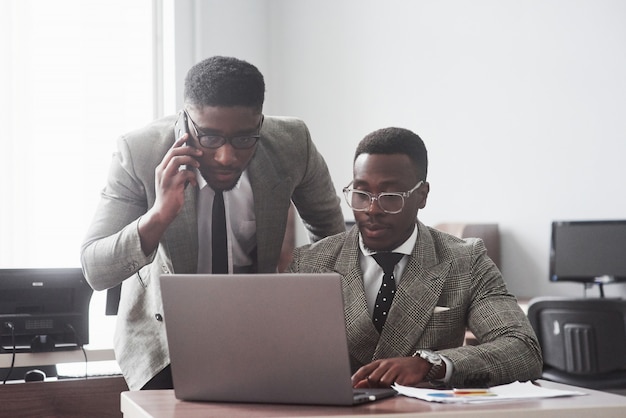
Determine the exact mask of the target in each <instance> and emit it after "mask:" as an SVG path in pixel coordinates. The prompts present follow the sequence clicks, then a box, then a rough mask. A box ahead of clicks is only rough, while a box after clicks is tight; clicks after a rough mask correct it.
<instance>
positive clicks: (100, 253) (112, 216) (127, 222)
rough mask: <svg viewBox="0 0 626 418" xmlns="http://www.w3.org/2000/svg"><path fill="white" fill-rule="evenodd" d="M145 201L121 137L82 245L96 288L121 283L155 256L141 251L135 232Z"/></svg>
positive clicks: (86, 267)
mask: <svg viewBox="0 0 626 418" xmlns="http://www.w3.org/2000/svg"><path fill="white" fill-rule="evenodd" d="M147 205H148V203H147V198H146V194H145V187H144V185H143V184H142V183H141V182H140V181H139V180H138V177H137V176H136V175H135V170H134V165H133V160H132V158H131V154H130V151H129V147H128V144H127V142H126V141H125V139H124V138H121V139H120V140H119V141H118V151H117V152H116V153H115V154H114V155H113V159H112V162H111V167H110V169H109V174H108V179H107V183H106V186H105V188H104V190H103V191H102V193H101V198H100V202H99V205H98V207H97V209H96V213H95V216H94V218H93V220H92V223H91V225H90V226H89V229H88V231H87V235H86V237H85V240H84V242H83V245H82V247H81V263H82V266H83V271H84V273H85V277H86V278H87V281H88V282H89V284H90V285H91V286H92V287H93V288H94V289H95V290H103V289H108V288H110V287H113V286H115V285H117V284H119V283H121V282H122V281H123V280H124V279H126V278H128V277H130V276H131V275H133V274H134V273H135V272H136V271H137V270H139V269H140V268H141V267H143V266H144V265H146V264H148V263H150V262H151V261H152V259H153V258H154V254H151V255H150V256H149V257H146V256H145V255H144V253H143V251H142V250H141V242H140V239H139V232H138V220H139V218H140V216H141V215H143V214H144V213H145V212H146V211H147V208H148V207H147Z"/></svg>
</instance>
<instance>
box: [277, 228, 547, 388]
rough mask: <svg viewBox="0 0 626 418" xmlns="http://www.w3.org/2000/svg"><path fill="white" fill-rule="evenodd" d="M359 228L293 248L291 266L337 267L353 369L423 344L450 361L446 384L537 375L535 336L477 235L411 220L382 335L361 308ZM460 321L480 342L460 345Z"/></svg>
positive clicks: (363, 304) (299, 268)
mask: <svg viewBox="0 0 626 418" xmlns="http://www.w3.org/2000/svg"><path fill="white" fill-rule="evenodd" d="M359 252H360V250H359V245H358V229H357V227H354V228H352V229H351V230H350V231H349V232H346V233H343V234H339V235H336V236H333V237H329V238H326V239H323V240H321V241H319V242H317V243H315V244H311V245H307V246H304V247H300V248H297V249H296V250H295V251H294V259H293V261H292V264H291V265H290V267H289V270H290V271H292V272H337V273H339V274H341V276H342V281H343V292H344V302H345V319H346V328H347V335H348V346H349V351H350V356H351V360H352V367H353V372H355V371H356V370H357V369H358V368H359V367H361V366H362V365H365V364H367V363H370V362H371V361H373V360H376V359H381V358H391V357H405V356H411V355H412V354H413V353H415V351H416V350H417V349H430V350H433V351H436V352H438V353H440V354H443V355H445V356H447V358H448V359H450V361H451V362H452V365H453V374H452V377H451V381H450V384H451V385H452V386H458V387H462V386H466V387H467V386H474V385H483V384H488V385H497V384H504V383H509V382H512V381H515V380H520V381H523V380H529V379H536V378H539V377H540V376H541V368H542V357H541V350H540V348H539V344H538V342H537V338H536V337H535V334H534V332H533V330H532V328H531V326H530V323H529V322H528V320H527V318H526V316H525V315H524V312H523V311H522V310H521V309H520V307H519V305H518V304H517V301H516V300H515V298H514V297H513V296H512V295H510V294H509V293H508V292H507V289H506V286H505V284H504V282H503V280H502V276H501V274H500V271H499V270H498V268H497V267H496V266H495V264H494V263H493V262H492V261H491V259H490V258H489V257H488V256H487V254H486V249H485V246H484V244H483V242H482V241H481V240H479V239H473V238H470V239H465V240H462V239H459V238H456V237H453V236H452V235H448V234H445V233H443V232H440V231H437V230H435V229H432V228H428V227H426V226H425V225H423V224H422V223H421V222H418V239H417V243H416V245H415V248H414V249H413V253H412V254H411V257H410V258H409V260H408V264H407V266H406V270H405V271H404V273H403V274H402V277H401V279H400V284H399V286H398V289H397V292H396V295H395V297H394V299H393V302H392V306H391V310H390V311H389V314H388V317H387V321H386V322H385V326H384V328H383V331H382V334H380V335H379V334H378V331H377V330H376V328H375V327H374V325H373V324H372V319H371V317H370V315H369V313H368V311H367V304H366V300H365V292H364V289H363V274H362V272H361V268H360V266H359ZM466 328H469V329H470V330H471V331H472V332H473V333H474V335H475V336H476V337H477V339H478V341H479V342H480V344H479V345H477V346H463V342H464V338H465V332H466Z"/></svg>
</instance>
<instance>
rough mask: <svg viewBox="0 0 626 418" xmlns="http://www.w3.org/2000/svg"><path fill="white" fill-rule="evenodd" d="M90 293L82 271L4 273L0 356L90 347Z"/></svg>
mask: <svg viewBox="0 0 626 418" xmlns="http://www.w3.org/2000/svg"><path fill="white" fill-rule="evenodd" d="M92 293H93V290H92V289H91V287H90V286H89V284H88V283H87V281H86V280H85V277H84V276H83V273H82V271H81V269H80V268H52V269H0V342H1V347H0V351H5V352H6V351H12V350H13V349H14V347H15V349H16V351H54V350H59V349H63V348H72V347H78V346H82V345H83V344H88V343H89V302H90V300H91V295H92Z"/></svg>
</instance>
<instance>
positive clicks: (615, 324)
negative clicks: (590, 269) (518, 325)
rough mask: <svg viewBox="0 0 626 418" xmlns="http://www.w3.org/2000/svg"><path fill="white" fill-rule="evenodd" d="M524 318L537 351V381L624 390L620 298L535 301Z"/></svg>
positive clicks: (625, 344) (624, 329)
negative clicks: (534, 337)
mask: <svg viewBox="0 0 626 418" xmlns="http://www.w3.org/2000/svg"><path fill="white" fill-rule="evenodd" d="M528 319H529V320H530V324H531V325H532V327H533V329H534V330H535V333H536V334H537V338H538V339H539V344H540V345H541V349H542V351H543V364H544V368H543V374H542V378H543V379H546V380H551V381H553V382H558V383H565V384H568V385H573V386H581V387H585V388H589V389H596V390H611V389H626V300H623V299H612V298H610V299H604V298H589V299H569V298H556V297H538V298H534V299H531V301H530V303H529V305H528Z"/></svg>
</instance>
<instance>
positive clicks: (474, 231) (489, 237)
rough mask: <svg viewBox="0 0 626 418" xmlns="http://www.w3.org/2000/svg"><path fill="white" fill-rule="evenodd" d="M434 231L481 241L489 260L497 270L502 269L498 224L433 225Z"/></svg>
mask: <svg viewBox="0 0 626 418" xmlns="http://www.w3.org/2000/svg"><path fill="white" fill-rule="evenodd" d="M435 229H438V230H440V231H443V232H447V233H448V234H451V235H454V236H456V237H459V238H468V237H473V238H480V239H482V240H483V242H484V243H485V248H487V255H489V258H491V259H492V260H493V262H494V263H495V264H496V266H498V268H499V269H501V268H502V265H501V264H500V229H499V228H498V224H496V223H489V224H474V223H463V222H444V223H440V224H437V225H435Z"/></svg>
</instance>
